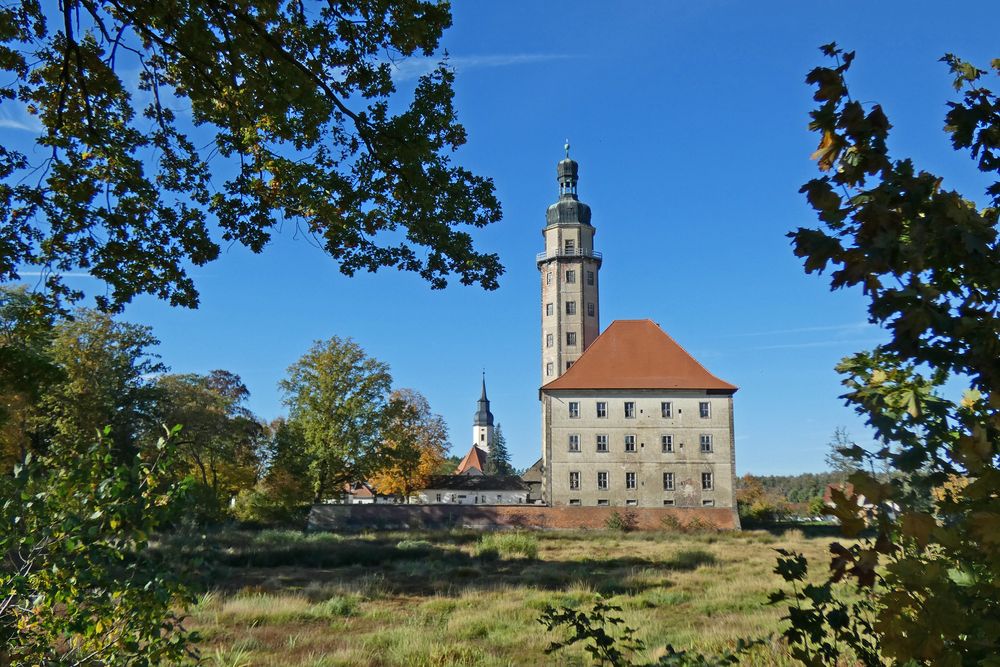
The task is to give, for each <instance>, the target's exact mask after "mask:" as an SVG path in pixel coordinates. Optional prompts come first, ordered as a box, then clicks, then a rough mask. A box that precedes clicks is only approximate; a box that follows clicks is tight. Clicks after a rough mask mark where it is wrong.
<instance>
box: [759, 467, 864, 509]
mask: <svg viewBox="0 0 1000 667" xmlns="http://www.w3.org/2000/svg"><path fill="white" fill-rule="evenodd" d="M753 477H754V479H755V480H757V481H758V482H759V483H760V485H761V486H762V487H764V490H765V491H768V492H771V493H775V494H777V495H778V496H780V497H781V498H784V499H785V500H786V501H787V502H789V503H808V502H809V501H811V500H812V499H813V498H816V497H822V496H823V492H824V491H825V490H826V487H827V486H828V485H830V484H840V483H841V482H843V481H844V480H845V479H846V478H847V475H846V474H845V473H842V472H818V473H816V472H805V473H801V474H798V475H754V476H753Z"/></svg>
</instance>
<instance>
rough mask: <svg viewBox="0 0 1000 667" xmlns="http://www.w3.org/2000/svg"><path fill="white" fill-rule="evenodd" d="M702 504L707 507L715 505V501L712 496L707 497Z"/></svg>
mask: <svg viewBox="0 0 1000 667" xmlns="http://www.w3.org/2000/svg"><path fill="white" fill-rule="evenodd" d="M701 504H702V505H703V506H705V507H715V501H714V500H712V499H711V498H706V499H705V500H702V501H701Z"/></svg>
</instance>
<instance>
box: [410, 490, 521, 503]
mask: <svg viewBox="0 0 1000 667" xmlns="http://www.w3.org/2000/svg"><path fill="white" fill-rule="evenodd" d="M438 494H440V495H441V500H440V502H439V501H438V500H437V496H438ZM461 496H464V498H462V497H461ZM484 498H485V500H484ZM414 499H415V501H416V502H418V503H421V504H424V505H438V504H441V505H522V504H524V503H526V502H527V500H528V492H527V491H479V492H473V491H454V490H450V489H447V490H446V489H424V490H423V491H418V492H417V493H416V494H414Z"/></svg>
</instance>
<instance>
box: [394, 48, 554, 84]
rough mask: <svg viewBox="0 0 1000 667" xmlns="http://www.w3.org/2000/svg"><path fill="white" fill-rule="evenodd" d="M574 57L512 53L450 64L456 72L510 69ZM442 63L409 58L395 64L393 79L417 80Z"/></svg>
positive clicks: (458, 58) (465, 58)
mask: <svg viewBox="0 0 1000 667" xmlns="http://www.w3.org/2000/svg"><path fill="white" fill-rule="evenodd" d="M572 57H573V56H569V55H565V54H557V53H511V54H504V55H485V56H449V58H448V64H449V65H450V66H451V67H453V68H454V69H455V71H456V72H465V71H468V70H471V69H482V68H487V67H509V66H511V65H529V64H532V63H540V62H548V61H552V60H566V59H567V58H572ZM440 61H441V59H440V58H408V59H406V60H401V61H400V62H398V63H393V66H392V67H393V78H394V79H396V80H397V81H408V80H410V79H415V78H417V77H418V76H422V75H424V74H427V73H428V72H431V71H433V70H434V68H435V67H437V66H438V63H439V62H440Z"/></svg>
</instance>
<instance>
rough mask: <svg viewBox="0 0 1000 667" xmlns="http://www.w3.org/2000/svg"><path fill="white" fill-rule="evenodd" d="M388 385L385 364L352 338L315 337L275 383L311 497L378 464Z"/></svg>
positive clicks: (336, 490)
mask: <svg viewBox="0 0 1000 667" xmlns="http://www.w3.org/2000/svg"><path fill="white" fill-rule="evenodd" d="M391 385H392V376H390V375H389V367H388V366H387V365H386V364H384V363H382V362H381V361H378V360H377V359H373V358H371V357H369V356H368V355H367V354H365V351H364V350H363V349H361V346H360V345H358V344H357V343H356V342H354V341H353V340H351V339H350V338H338V337H336V336H334V337H333V338H330V339H329V340H326V341H316V342H315V343H313V346H312V347H311V348H310V349H309V351H308V352H306V353H305V354H304V355H303V356H302V357H301V358H300V359H299V360H298V361H296V362H295V363H294V364H292V365H291V366H289V367H288V377H287V378H285V379H284V380H282V381H281V382H280V383H279V384H278V386H279V387H280V389H281V391H282V392H283V394H284V403H285V405H286V406H287V407H288V413H289V414H288V420H289V422H290V423H292V424H294V426H295V428H296V429H297V430H298V432H300V433H301V435H302V440H303V442H304V444H305V450H306V457H307V459H308V466H309V481H310V483H311V485H312V492H313V501H314V502H320V501H322V500H323V499H324V498H326V497H328V496H329V495H330V494H332V493H339V492H340V489H341V487H342V486H343V485H344V484H345V483H348V482H355V481H359V480H364V479H366V478H367V477H368V475H369V474H371V473H372V472H373V471H374V470H375V469H376V468H377V463H378V454H379V450H380V448H381V446H382V425H383V419H384V412H385V407H386V401H387V398H388V396H389V390H390V388H391Z"/></svg>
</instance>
